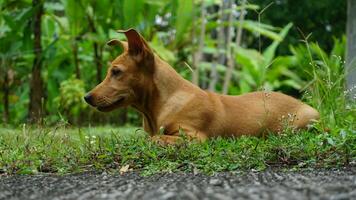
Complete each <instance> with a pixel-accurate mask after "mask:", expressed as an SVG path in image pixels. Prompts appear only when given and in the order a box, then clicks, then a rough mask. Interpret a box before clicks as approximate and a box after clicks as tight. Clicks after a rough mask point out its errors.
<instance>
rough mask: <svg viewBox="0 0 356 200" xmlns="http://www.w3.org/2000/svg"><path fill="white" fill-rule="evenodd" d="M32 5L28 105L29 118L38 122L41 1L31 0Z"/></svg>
mask: <svg viewBox="0 0 356 200" xmlns="http://www.w3.org/2000/svg"><path fill="white" fill-rule="evenodd" d="M32 6H33V7H34V8H35V13H34V17H33V34H34V54H35V58H34V62H33V66H32V76H31V82H30V105H29V120H30V121H31V122H38V121H39V120H40V119H41V118H42V114H43V110H42V101H43V96H44V95H43V94H44V93H43V80H42V77H41V68H42V46H41V18H42V15H43V1H42V0H33V1H32Z"/></svg>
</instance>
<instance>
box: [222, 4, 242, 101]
mask: <svg viewBox="0 0 356 200" xmlns="http://www.w3.org/2000/svg"><path fill="white" fill-rule="evenodd" d="M241 3H242V9H241V11H240V17H239V24H240V25H239V27H238V28H237V31H236V39H235V43H236V44H235V48H232V47H229V45H228V48H230V49H229V53H228V61H227V62H228V63H227V66H228V68H227V70H226V73H225V78H224V85H223V94H227V93H228V90H229V85H230V82H231V78H232V73H233V72H234V66H235V65H236V62H235V52H236V50H237V49H238V48H239V47H240V45H241V36H242V23H243V21H244V20H245V13H244V12H245V9H244V7H245V3H246V1H245V0H242V2H241ZM232 9H233V7H231V10H232ZM229 22H230V23H229V24H230V25H231V24H232V23H233V19H232V18H230V19H229ZM230 40H231V38H230V39H229V42H230Z"/></svg>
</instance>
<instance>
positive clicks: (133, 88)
mask: <svg viewBox="0 0 356 200" xmlns="http://www.w3.org/2000/svg"><path fill="white" fill-rule="evenodd" d="M119 32H121V33H124V34H125V35H126V38H127V42H123V41H119V40H110V41H109V42H108V43H107V44H108V45H110V46H121V47H122V48H123V53H122V54H121V55H119V56H118V57H117V58H116V59H115V60H114V61H112V62H111V66H110V67H109V69H108V71H107V74H106V77H105V79H104V80H103V81H102V82H101V83H100V84H99V85H97V86H96V87H95V88H94V89H92V90H91V91H90V92H89V93H88V94H87V95H86V96H85V97H84V99H85V101H86V102H87V103H88V104H90V105H92V106H94V107H96V108H97V109H98V110H99V111H103V112H108V111H111V110H114V109H115V108H118V107H123V106H129V105H131V104H133V103H135V101H137V97H138V96H140V95H142V92H143V90H144V88H145V87H148V86H149V84H150V83H151V82H152V76H153V73H154V54H153V52H152V50H151V49H150V47H149V46H148V44H147V42H146V41H145V40H144V39H143V37H142V36H141V35H140V34H139V33H138V32H137V31H135V30H134V29H129V30H127V31H119Z"/></svg>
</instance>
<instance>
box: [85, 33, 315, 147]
mask: <svg viewBox="0 0 356 200" xmlns="http://www.w3.org/2000/svg"><path fill="white" fill-rule="evenodd" d="M120 32H122V33H124V34H125V35H126V37H127V40H128V42H121V41H118V40H111V41H109V42H108V45H111V46H112V45H121V46H122V47H123V48H124V52H123V54H121V55H120V56H118V57H117V58H116V59H115V60H114V61H113V62H112V63H111V65H112V66H111V67H110V68H109V70H108V72H107V75H106V77H105V79H104V80H103V82H101V83H100V84H99V85H98V86H96V87H95V88H94V89H93V90H92V91H90V92H89V93H88V94H87V95H86V96H85V101H86V102H88V103H89V104H90V105H92V106H94V107H96V108H97V109H98V110H99V111H103V112H108V111H111V110H113V109H115V108H118V107H123V106H132V107H134V108H135V109H136V110H138V111H139V112H140V113H142V115H143V121H144V123H143V126H144V130H145V131H146V132H148V133H149V134H150V135H151V136H154V137H153V139H154V140H156V141H159V142H163V143H175V142H176V141H177V140H179V139H180V138H181V137H180V133H182V132H184V133H185V134H186V135H187V136H188V137H190V138H197V139H199V140H204V139H206V138H210V137H214V136H240V135H255V136H258V135H262V134H265V133H267V132H268V131H271V132H279V131H281V130H282V129H283V128H284V127H285V125H289V126H291V127H293V128H303V127H306V125H308V124H309V123H310V122H311V121H313V120H317V119H318V118H319V113H318V112H317V111H316V110H315V109H314V108H312V107H310V106H308V105H306V104H304V103H302V102H300V101H298V100H297V99H294V98H292V97H290V96H287V95H284V94H281V93H277V92H253V93H248V94H245V95H240V96H227V95H219V94H216V93H212V92H208V91H204V90H202V89H200V88H199V87H197V86H195V85H193V84H192V83H190V82H189V81H187V80H185V79H183V78H182V77H181V76H180V75H179V74H178V73H177V72H176V71H175V70H174V69H173V68H172V67H171V66H170V65H169V64H167V63H166V62H165V61H163V60H162V59H161V58H159V57H158V56H157V55H156V54H155V53H154V52H153V51H152V50H151V48H150V47H149V46H148V44H147V42H146V41H145V40H144V39H143V38H142V37H141V36H140V34H139V33H137V32H136V31H135V30H134V29H129V30H127V31H120ZM160 132H163V134H160Z"/></svg>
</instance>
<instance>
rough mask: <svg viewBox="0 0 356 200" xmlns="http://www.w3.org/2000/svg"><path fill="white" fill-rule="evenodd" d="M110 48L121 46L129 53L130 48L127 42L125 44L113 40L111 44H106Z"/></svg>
mask: <svg viewBox="0 0 356 200" xmlns="http://www.w3.org/2000/svg"><path fill="white" fill-rule="evenodd" d="M106 45H108V46H119V47H121V48H122V49H123V50H124V51H128V49H129V47H128V44H127V42H123V41H120V40H117V39H112V40H110V41H109V42H107V43H106Z"/></svg>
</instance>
